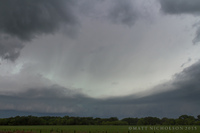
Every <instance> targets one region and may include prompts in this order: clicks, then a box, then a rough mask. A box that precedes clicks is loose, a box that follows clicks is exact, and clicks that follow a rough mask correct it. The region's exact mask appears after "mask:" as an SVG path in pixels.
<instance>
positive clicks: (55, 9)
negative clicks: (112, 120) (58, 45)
mask: <svg viewBox="0 0 200 133" xmlns="http://www.w3.org/2000/svg"><path fill="white" fill-rule="evenodd" d="M99 4H100V5H102V7H100V8H99V9H98V10H97V9H96V7H97V6H98V5H99ZM107 5H108V6H107ZM104 6H107V7H104ZM104 8H106V9H105V10H104ZM104 12H105V13H104ZM86 14H92V17H94V16H95V17H94V18H95V19H96V18H104V19H105V18H106V20H109V21H112V22H113V23H116V24H124V25H129V26H132V25H133V24H134V23H135V21H136V19H137V18H138V14H137V12H136V10H135V9H134V7H133V6H132V3H131V1H130V0H124V1H123V2H122V1H120V0H117V1H115V0H111V1H110V3H109V1H104V0H98V1H95V2H94V1H91V0H83V1H73V0H1V1H0V33H1V34H4V35H6V36H8V37H9V40H10V41H13V42H14V40H12V38H17V39H19V40H21V41H22V42H21V43H18V44H15V45H13V44H6V45H5V44H3V41H2V39H0V49H1V51H0V57H1V58H3V59H10V60H12V61H14V60H15V59H17V57H18V56H19V55H20V51H21V49H22V48H23V47H24V45H25V43H26V42H28V41H31V40H32V39H34V38H36V37H39V36H40V35H43V34H53V33H55V32H57V31H58V30H61V29H62V30H63V31H65V32H66V33H67V35H68V36H70V37H74V36H75V35H76V32H77V29H78V27H79V26H80V24H81V20H80V18H81V17H91V15H86ZM102 14H103V15H102ZM80 16H81V17H80ZM102 16H103V17H102Z"/></svg>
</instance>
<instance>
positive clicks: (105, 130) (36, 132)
mask: <svg viewBox="0 0 200 133" xmlns="http://www.w3.org/2000/svg"><path fill="white" fill-rule="evenodd" d="M0 133H200V126H164V125H162V126H92V125H88V126H77V125H76V126H0Z"/></svg>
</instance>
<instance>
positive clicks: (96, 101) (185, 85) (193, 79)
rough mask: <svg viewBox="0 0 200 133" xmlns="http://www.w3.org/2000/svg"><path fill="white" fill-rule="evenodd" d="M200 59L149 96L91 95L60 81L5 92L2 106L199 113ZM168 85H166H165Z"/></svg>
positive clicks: (121, 113) (83, 112) (91, 112)
mask: <svg viewBox="0 0 200 133" xmlns="http://www.w3.org/2000/svg"><path fill="white" fill-rule="evenodd" d="M199 78H200V61H198V62H197V63H195V64H193V65H192V66H190V67H188V68H185V69H184V70H183V71H182V72H180V73H177V74H176V75H174V78H173V80H172V81H170V82H166V83H164V84H161V85H159V86H157V87H159V88H160V89H161V90H162V87H163V88H164V87H165V88H166V89H165V90H164V91H161V92H158V93H153V94H147V92H144V93H146V94H145V95H146V96H140V97H138V96H137V95H129V96H123V97H111V98H106V99H105V98H104V99H101V98H91V97H89V96H87V95H85V94H82V93H81V92H80V91H76V90H70V89H67V88H64V87H61V86H58V85H52V86H50V87H46V88H30V89H27V90H26V91H21V92H18V93H2V94H1V97H0V101H1V102H0V105H1V106H0V107H1V110H15V111H29V112H37V113H44V112H46V113H52V114H53V113H56V114H59V113H60V114H62V113H65V114H70V115H78V116H98V117H110V116H118V117H120V118H122V117H130V116H132V117H134V116H139V117H144V116H157V117H163V116H167V117H178V116H179V115H182V114H183V113H184V114H185V113H186V114H191V115H198V113H199V112H198V111H199V110H200V108H199V106H198V105H199V104H200V102H199V101H200V98H199V95H200V89H199V88H200V83H199ZM166 86H167V87H166Z"/></svg>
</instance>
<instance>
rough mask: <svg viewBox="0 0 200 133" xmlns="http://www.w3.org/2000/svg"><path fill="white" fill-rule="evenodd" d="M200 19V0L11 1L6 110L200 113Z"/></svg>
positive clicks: (5, 30)
mask: <svg viewBox="0 0 200 133" xmlns="http://www.w3.org/2000/svg"><path fill="white" fill-rule="evenodd" d="M199 16H200V1H199V0H190V2H188V1H187V0H179V1H174V0H148V1H147V0H123V1H122V0H75V1H74V0H67V1H66V0H34V1H33V0H1V1H0V117H6V116H16V115H27V114H43V115H45V114H46V115H49V114H52V115H53V114H54V115H55V114H58V115H59V114H60V115H61V114H64V115H72V116H92V117H112V116H114V117H119V118H122V117H145V116H155V117H178V116H180V115H182V114H188V115H193V116H197V115H199V114H198V113H199V111H200V107H199V101H200V98H199V94H200V82H199V79H200V60H199V59H200V54H199V50H200V44H199V43H200V19H199ZM8 111H11V112H9V113H8Z"/></svg>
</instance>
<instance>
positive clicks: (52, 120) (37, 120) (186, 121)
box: [0, 115, 200, 125]
mask: <svg viewBox="0 0 200 133" xmlns="http://www.w3.org/2000/svg"><path fill="white" fill-rule="evenodd" d="M0 125H200V115H198V116H197V118H195V117H194V116H189V115H181V116H180V117H179V118H177V119H174V118H166V117H164V118H162V119H160V118H157V117H144V118H124V119H121V120H119V119H118V118H117V117H110V118H93V117H70V116H64V117H53V116H43V117H36V116H16V117H10V118H0Z"/></svg>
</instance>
